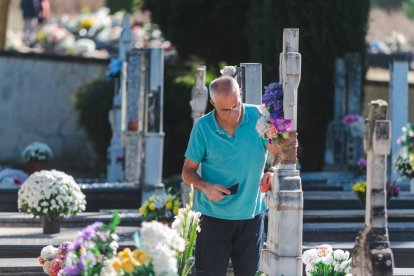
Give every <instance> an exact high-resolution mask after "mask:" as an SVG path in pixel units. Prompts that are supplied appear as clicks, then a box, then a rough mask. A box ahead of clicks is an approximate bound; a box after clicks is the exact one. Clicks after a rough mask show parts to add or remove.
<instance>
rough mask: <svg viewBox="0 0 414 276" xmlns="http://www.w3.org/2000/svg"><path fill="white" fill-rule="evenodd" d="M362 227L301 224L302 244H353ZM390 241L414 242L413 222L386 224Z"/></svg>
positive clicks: (352, 224)
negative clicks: (324, 242)
mask: <svg viewBox="0 0 414 276" xmlns="http://www.w3.org/2000/svg"><path fill="white" fill-rule="evenodd" d="M363 227H364V223H363V222H336V223H327V222H320V223H319V222H309V223H304V224H303V241H304V242H320V241H326V242H335V241H336V242H353V241H355V237H356V236H357V234H358V233H359V231H361V230H362V229H363ZM388 235H389V239H390V241H412V240H414V223H413V222H392V223H388Z"/></svg>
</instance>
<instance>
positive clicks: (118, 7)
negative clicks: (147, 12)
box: [106, 0, 140, 14]
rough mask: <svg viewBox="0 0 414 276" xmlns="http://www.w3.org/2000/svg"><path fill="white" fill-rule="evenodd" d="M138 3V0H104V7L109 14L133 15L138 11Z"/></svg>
mask: <svg viewBox="0 0 414 276" xmlns="http://www.w3.org/2000/svg"><path fill="white" fill-rule="evenodd" d="M139 3H140V1H139V0H106V6H107V7H108V8H109V10H110V11H111V14H114V13H116V12H117V11H126V12H129V13H134V12H136V11H137V10H138V7H139Z"/></svg>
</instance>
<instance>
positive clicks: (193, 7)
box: [143, 0, 252, 66]
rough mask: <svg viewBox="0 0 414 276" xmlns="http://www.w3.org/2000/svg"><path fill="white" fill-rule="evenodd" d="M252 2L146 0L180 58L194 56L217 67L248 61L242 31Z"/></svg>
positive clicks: (246, 0)
mask: <svg viewBox="0 0 414 276" xmlns="http://www.w3.org/2000/svg"><path fill="white" fill-rule="evenodd" d="M251 2H252V1H251V0H237V1H229V0H224V1H210V0H197V1H194V0H168V1H165V0H145V1H144V3H143V9H147V10H150V11H151V17H152V20H153V21H154V22H156V23H157V24H158V25H159V26H160V28H161V30H162V32H163V34H164V36H165V38H166V39H168V40H170V41H171V42H172V44H173V45H174V46H175V47H176V48H177V51H178V53H179V54H180V56H181V57H183V58H187V57H189V56H191V55H196V56H199V57H201V58H203V59H204V60H206V61H207V64H208V65H210V66H211V65H214V66H216V65H217V64H218V63H219V62H221V61H223V57H224V58H225V60H226V61H227V62H228V63H229V64H236V63H239V62H240V61H241V60H244V61H245V59H246V58H248V53H249V52H248V48H247V47H246V45H247V37H246V36H245V34H244V32H243V28H244V22H245V20H246V18H247V16H248V12H249V8H250V3H251Z"/></svg>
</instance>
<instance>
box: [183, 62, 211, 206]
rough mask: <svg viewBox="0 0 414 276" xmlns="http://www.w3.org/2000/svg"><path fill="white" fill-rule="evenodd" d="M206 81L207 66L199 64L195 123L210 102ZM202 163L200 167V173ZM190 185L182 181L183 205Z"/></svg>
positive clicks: (193, 105) (193, 92)
mask: <svg viewBox="0 0 414 276" xmlns="http://www.w3.org/2000/svg"><path fill="white" fill-rule="evenodd" d="M205 82H206V67H205V66H198V67H197V69H196V72H195V75H194V87H193V89H192V90H191V100H190V106H191V110H192V113H191V117H192V118H193V125H194V124H195V123H196V122H197V121H198V119H200V118H201V117H202V116H203V115H204V114H205V112H206V109H207V102H208V89H207V86H206V85H205ZM200 171H201V164H200V166H199V168H198V173H199V174H200ZM189 193H190V187H189V186H188V185H187V184H185V183H184V182H181V201H182V202H183V205H185V204H187V203H189V197H188V196H189Z"/></svg>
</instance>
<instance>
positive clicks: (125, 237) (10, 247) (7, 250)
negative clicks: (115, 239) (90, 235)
mask: <svg viewBox="0 0 414 276" xmlns="http://www.w3.org/2000/svg"><path fill="white" fill-rule="evenodd" d="M82 229H83V227H82V228H65V227H63V228H61V232H60V233H58V234H43V231H42V228H41V227H0V258H21V257H25V258H37V257H38V256H39V254H40V250H41V249H42V248H43V247H44V246H46V245H53V246H56V247H57V246H59V245H60V244H61V243H62V242H64V241H73V240H75V238H76V235H77V232H78V231H81V230H82ZM138 229H139V228H138V226H120V227H118V228H117V233H118V236H119V238H120V240H119V245H120V248H121V249H123V248H125V247H134V246H135V243H134V240H133V235H134V233H135V232H136V231H138Z"/></svg>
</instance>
